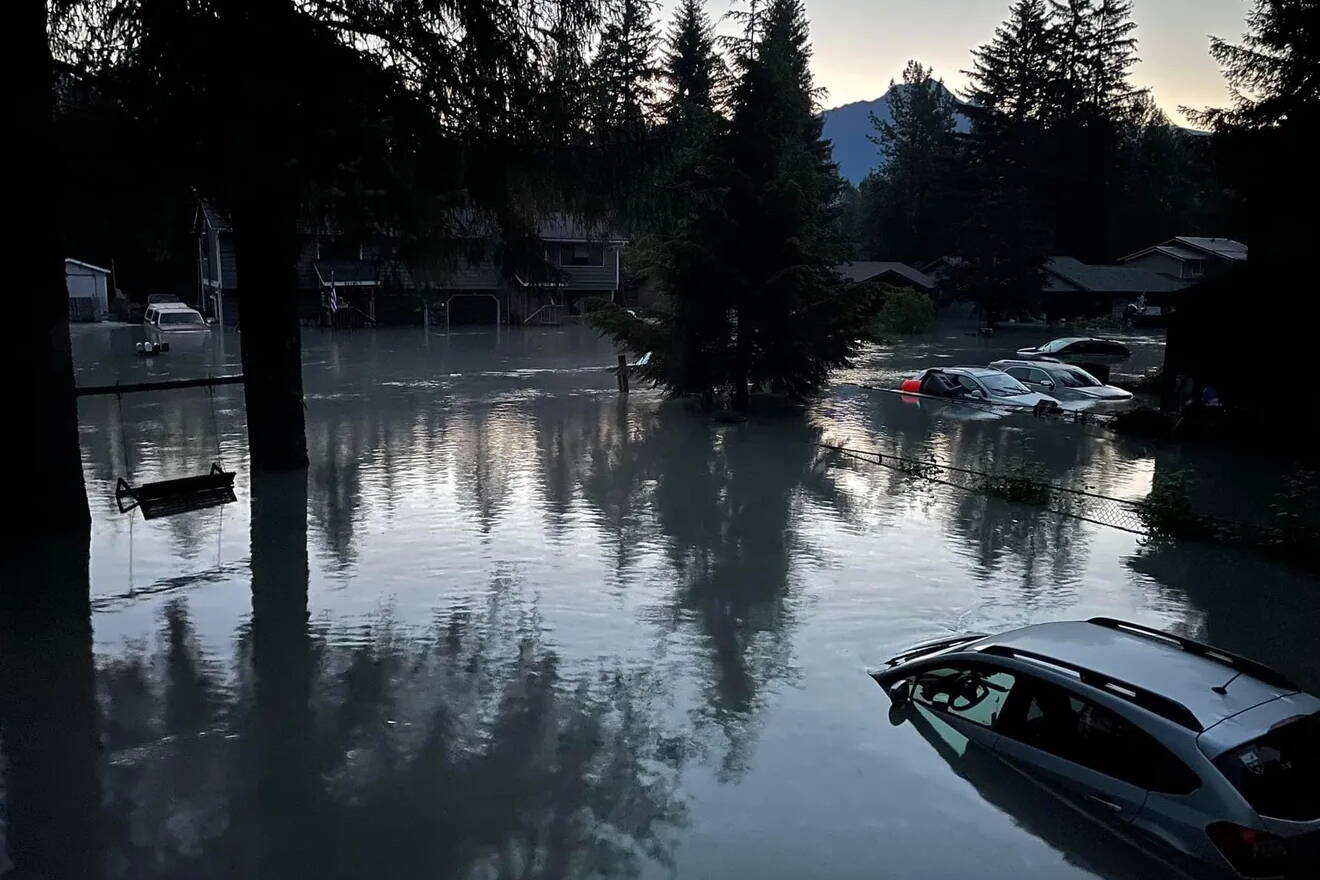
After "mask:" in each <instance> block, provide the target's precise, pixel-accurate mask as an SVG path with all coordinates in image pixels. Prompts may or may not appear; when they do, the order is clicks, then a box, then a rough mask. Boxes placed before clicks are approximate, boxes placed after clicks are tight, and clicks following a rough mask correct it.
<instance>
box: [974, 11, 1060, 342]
mask: <svg viewBox="0 0 1320 880" xmlns="http://www.w3.org/2000/svg"><path fill="white" fill-rule="evenodd" d="M972 59H973V61H972V69H971V70H969V71H966V73H967V76H968V79H969V82H970V85H969V87H968V89H967V91H966V93H965V97H966V98H967V104H966V105H965V106H966V108H967V113H968V115H969V116H970V117H971V121H972V130H971V135H970V136H969V138H968V139H967V142H966V147H965V152H964V160H965V162H966V163H967V166H968V169H967V170H968V174H969V176H970V178H971V181H972V187H973V189H974V191H975V196H974V201H973V203H972V206H971V210H970V211H969V212H968V221H967V223H966V224H964V225H963V226H962V227H961V229H960V236H959V239H960V240H959V247H958V248H957V249H956V253H957V254H958V257H959V263H958V264H957V265H956V267H955V268H954V270H953V272H952V276H951V279H950V282H951V283H950V286H951V287H952V288H953V290H954V291H955V293H956V295H957V296H958V297H959V298H961V299H966V300H969V301H972V302H975V303H976V304H977V306H978V308H979V310H980V312H981V319H982V321H983V322H985V323H987V324H991V325H992V324H993V323H994V322H995V321H996V320H998V319H1000V318H1003V317H1011V316H1013V315H1014V314H1016V313H1018V312H1019V311H1021V310H1023V309H1025V308H1028V307H1029V306H1031V305H1032V304H1034V302H1035V301H1036V299H1037V298H1038V295H1039V291H1040V285H1041V279H1042V277H1043V273H1042V269H1041V267H1042V265H1043V264H1044V262H1045V258H1046V256H1047V253H1048V250H1047V247H1048V236H1047V235H1046V233H1045V231H1044V229H1043V225H1042V215H1043V214H1044V209H1043V207H1042V204H1041V189H1042V187H1041V183H1040V180H1041V173H1040V167H1039V163H1040V158H1041V152H1042V149H1043V144H1044V141H1045V132H1046V119H1047V117H1048V116H1049V113H1050V100H1051V94H1050V90H1051V83H1050V69H1051V65H1052V64H1053V45H1052V42H1051V30H1050V16H1049V10H1048V9H1047V7H1046V4H1045V0H1018V2H1016V3H1015V4H1014V5H1013V7H1012V8H1011V9H1010V11H1009V17H1008V20H1007V21H1005V22H1004V23H1003V24H1002V25H1000V26H999V27H998V28H997V29H996V30H995V35H994V39H992V40H991V42H989V43H987V44H986V45H984V46H981V47H979V48H978V49H975V50H973V52H972Z"/></svg>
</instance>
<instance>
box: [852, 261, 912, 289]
mask: <svg viewBox="0 0 1320 880" xmlns="http://www.w3.org/2000/svg"><path fill="white" fill-rule="evenodd" d="M834 271H836V272H838V273H839V274H840V275H842V276H843V277H844V279H845V280H847V281H851V282H853V283H854V284H856V283H859V282H862V281H872V280H874V279H877V278H884V276H886V275H897V276H899V278H901V279H902V280H904V281H907V282H908V283H910V284H913V285H915V286H917V287H920V288H921V289H922V290H934V289H935V279H933V278H931V277H930V276H929V275H927V274H926V273H925V272H922V271H920V270H917V269H914V268H912V267H911V266H909V265H908V264H907V263H884V262H867V261H863V262H856V263H841V264H840V265H838V266H836V267H835V270H834Z"/></svg>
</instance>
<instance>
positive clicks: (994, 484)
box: [816, 443, 1149, 536]
mask: <svg viewBox="0 0 1320 880" xmlns="http://www.w3.org/2000/svg"><path fill="white" fill-rule="evenodd" d="M816 445H817V446H818V447H820V448H821V449H827V450H830V451H831V452H835V453H838V454H840V455H844V456H847V457H848V458H853V459H856V460H858V461H863V462H866V463H867V464H874V465H879V466H880V467H884V468H889V469H890V470H895V471H898V472H900V473H903V474H905V475H907V476H909V477H913V478H915V479H920V480H925V481H927V482H930V483H938V484H940V485H944V486H952V487H953V488H955V489H962V490H964V491H967V492H977V493H979V494H982V495H987V496H991V497H996V498H1004V499H1007V500H1009V501H1017V502H1019V503H1022V504H1029V505H1031V506H1032V507H1039V508H1041V509H1043V510H1048V511H1050V512H1051V513H1054V514H1057V515H1058V516H1066V517H1071V518H1072V519H1080V520H1084V521H1086V522H1089V523H1095V524H1097V525H1102V526H1108V527H1109V528H1112V529H1118V530H1119V531H1123V532H1129V533H1131V534H1134V535H1143V536H1144V535H1147V534H1149V530H1148V529H1147V527H1146V523H1145V520H1144V519H1143V518H1142V509H1143V508H1142V503H1141V502H1139V501H1131V500H1128V499H1126V498H1114V497H1112V496H1110V495H1100V494H1098V493H1095V492H1087V491H1084V490H1082V489H1069V488H1067V487H1065V486H1055V485H1052V484H1050V483H1043V482H1040V481H1038V480H1033V479H1031V478H1029V477H1026V476H1022V475H1019V474H990V473H986V472H985V471H978V470H973V469H972V468H962V467H953V466H951V465H946V464H941V463H939V462H937V461H933V460H931V461H923V460H921V459H916V458H905V457H903V456H901V455H889V454H887V453H880V452H868V451H866V450H861V449H850V448H848V447H846V446H838V445H834V444H830V443H817V444H816Z"/></svg>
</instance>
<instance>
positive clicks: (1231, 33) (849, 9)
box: [661, 0, 1252, 122]
mask: <svg viewBox="0 0 1320 880" xmlns="http://www.w3.org/2000/svg"><path fill="white" fill-rule="evenodd" d="M806 3H807V15H808V17H809V18H810V20H811V41H812V45H813V47H814V49H815V58H814V61H813V65H812V67H813V70H814V72H815V75H816V84H817V85H820V86H824V87H825V88H826V89H827V90H828V91H829V94H828V96H827V97H826V98H825V100H824V102H823V103H824V105H825V106H826V107H836V106H838V105H840V104H847V103H850V102H852V101H863V100H870V99H872V98H878V97H880V96H881V95H883V94H884V93H885V90H886V89H887V88H888V86H889V81H890V80H891V79H897V78H898V76H899V74H900V73H901V72H902V69H903V65H904V64H905V63H906V62H907V60H908V59H909V58H916V59H917V60H919V61H921V62H922V63H924V64H926V65H928V66H931V67H933V68H934V69H935V75H936V77H938V78H941V79H943V80H944V82H945V83H946V84H947V85H948V86H949V87H950V88H952V89H954V90H955V91H958V90H961V89H962V87H963V86H964V85H966V83H967V78H966V77H965V76H963V74H962V73H961V71H962V70H963V69H965V68H966V67H968V66H970V63H971V55H970V50H971V49H972V48H973V47H974V46H978V45H980V44H982V43H985V42H987V41H988V40H989V39H990V38H991V37H992V36H993V34H994V29H995V26H996V25H997V24H999V23H1000V22H1001V21H1003V20H1004V18H1005V17H1006V15H1007V13H1008V8H1009V6H1010V0H806ZM1251 5H1252V3H1251V0H1134V3H1133V18H1134V19H1135V20H1136V22H1137V33H1136V36H1137V39H1138V42H1139V45H1138V55H1139V56H1140V57H1141V59H1142V61H1141V63H1140V64H1138V65H1137V66H1136V67H1135V68H1134V69H1133V73H1132V79H1133V81H1134V82H1135V83H1136V85H1138V86H1141V87H1145V88H1150V89H1151V90H1152V93H1153V94H1154V96H1155V100H1156V102H1157V103H1158V104H1159V105H1160V106H1161V107H1163V108H1164V110H1165V111H1166V112H1167V113H1168V114H1169V116H1170V118H1172V119H1173V120H1174V121H1177V122H1182V121H1183V117H1182V115H1181V114H1179V113H1178V107H1179V106H1184V105H1186V106H1192V107H1203V106H1222V105H1223V104H1224V103H1225V102H1226V100H1227V92H1226V91H1225V88H1224V80H1223V77H1222V76H1220V73H1219V69H1218V67H1217V66H1216V65H1215V63H1214V61H1213V60H1212V59H1211V58H1210V55H1209V51H1208V49H1209V45H1210V39H1209V35H1210V34H1214V35H1216V36H1222V37H1228V38H1232V39H1234V40H1236V39H1237V38H1238V37H1239V36H1240V35H1241V34H1242V32H1243V30H1244V22H1245V19H1246V13H1247V10H1248V9H1249V8H1250V7H1251ZM674 6H675V0H664V2H663V4H662V8H661V15H662V17H663V18H662V21H663V23H664V25H665V27H667V26H668V22H669V20H670V18H671V16H672V10H673V7H674ZM730 8H746V2H745V0H744V2H741V3H738V4H737V5H736V6H733V5H731V4H730V2H729V0H707V10H708V11H709V13H710V14H711V16H712V17H713V18H718V17H720V16H723V15H724V13H726V12H727V11H728V10H729V9H730ZM720 29H721V31H727V30H729V26H728V24H727V23H726V24H725V25H724V26H723V27H721V28H720Z"/></svg>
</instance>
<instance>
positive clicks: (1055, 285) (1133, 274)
mask: <svg viewBox="0 0 1320 880" xmlns="http://www.w3.org/2000/svg"><path fill="white" fill-rule="evenodd" d="M1045 274H1046V278H1045V288H1044V289H1045V291H1046V292H1049V293H1062V292H1070V291H1071V292H1075V291H1083V292H1086V293H1171V292H1173V291H1175V290H1182V289H1184V288H1187V287H1191V286H1192V284H1194V283H1195V282H1192V281H1184V280H1182V279H1180V278H1174V277H1173V276H1172V275H1165V274H1164V273H1162V272H1152V271H1150V270H1149V269H1140V268H1137V267H1136V266H1095V265H1091V264H1089V263H1083V262H1082V261H1081V260H1078V259H1076V258H1074V257H1050V258H1049V259H1048V260H1046V261H1045Z"/></svg>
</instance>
